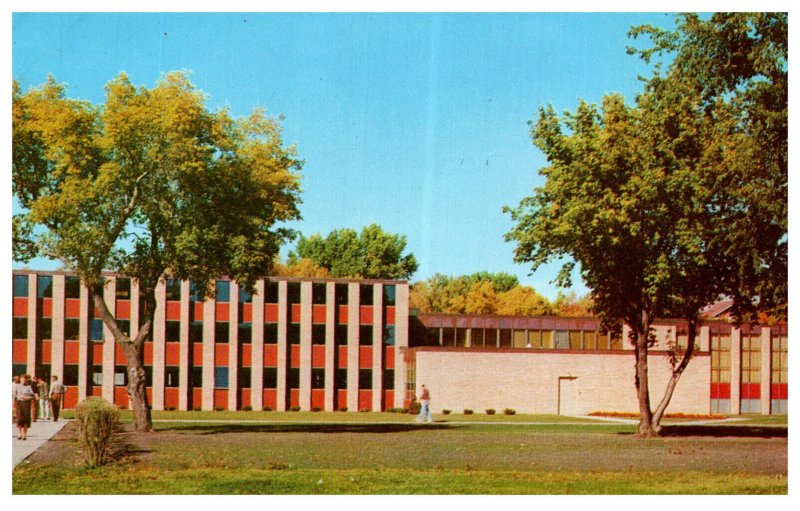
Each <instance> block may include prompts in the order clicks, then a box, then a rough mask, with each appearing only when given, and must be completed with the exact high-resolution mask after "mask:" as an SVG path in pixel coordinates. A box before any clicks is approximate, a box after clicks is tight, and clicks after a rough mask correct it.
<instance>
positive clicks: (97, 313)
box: [89, 298, 103, 319]
mask: <svg viewBox="0 0 800 511" xmlns="http://www.w3.org/2000/svg"><path fill="white" fill-rule="evenodd" d="M91 309H94V314H93V315H92V318H93V319H103V318H102V317H100V311H99V310H97V309H95V308H94V300H92V299H91V298H89V310H91Z"/></svg>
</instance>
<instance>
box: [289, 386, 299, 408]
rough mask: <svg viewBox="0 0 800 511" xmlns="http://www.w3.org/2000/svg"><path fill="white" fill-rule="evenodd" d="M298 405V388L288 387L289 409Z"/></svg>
mask: <svg viewBox="0 0 800 511" xmlns="http://www.w3.org/2000/svg"><path fill="white" fill-rule="evenodd" d="M295 406H300V389H289V409H290V410H291V409H292V408H294V407H295Z"/></svg>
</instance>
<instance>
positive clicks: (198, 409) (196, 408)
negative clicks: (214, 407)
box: [194, 406, 202, 412]
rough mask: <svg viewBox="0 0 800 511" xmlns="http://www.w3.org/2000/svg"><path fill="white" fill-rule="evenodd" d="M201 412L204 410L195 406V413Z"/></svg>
mask: <svg viewBox="0 0 800 511" xmlns="http://www.w3.org/2000/svg"><path fill="white" fill-rule="evenodd" d="M201 410H202V408H200V407H199V406H195V407H194V411H195V412H199V411H201Z"/></svg>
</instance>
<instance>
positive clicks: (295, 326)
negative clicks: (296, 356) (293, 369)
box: [286, 323, 300, 344]
mask: <svg viewBox="0 0 800 511" xmlns="http://www.w3.org/2000/svg"><path fill="white" fill-rule="evenodd" d="M286 342H288V343H289V344H300V324H299V323H289V325H287V328H286Z"/></svg>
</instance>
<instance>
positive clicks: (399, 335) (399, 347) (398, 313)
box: [394, 282, 409, 408]
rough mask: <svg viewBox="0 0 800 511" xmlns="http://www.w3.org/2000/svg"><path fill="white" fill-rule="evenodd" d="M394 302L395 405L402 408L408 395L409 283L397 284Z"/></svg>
mask: <svg viewBox="0 0 800 511" xmlns="http://www.w3.org/2000/svg"><path fill="white" fill-rule="evenodd" d="M394 303H395V306H394V406H395V407H396V408H400V407H402V406H403V401H404V400H405V395H406V376H407V375H406V362H405V350H407V349H408V346H409V344H408V283H406V282H403V283H397V284H396V285H395V299H394Z"/></svg>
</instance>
